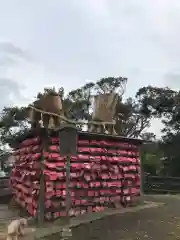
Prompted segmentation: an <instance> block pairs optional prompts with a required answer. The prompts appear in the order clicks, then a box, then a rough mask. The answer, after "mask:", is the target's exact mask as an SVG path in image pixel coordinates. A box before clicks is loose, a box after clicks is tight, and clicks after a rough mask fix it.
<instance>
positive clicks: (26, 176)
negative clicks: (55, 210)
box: [10, 138, 41, 216]
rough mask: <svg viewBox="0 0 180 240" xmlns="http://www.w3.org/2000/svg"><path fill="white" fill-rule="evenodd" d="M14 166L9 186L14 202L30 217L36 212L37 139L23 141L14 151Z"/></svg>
mask: <svg viewBox="0 0 180 240" xmlns="http://www.w3.org/2000/svg"><path fill="white" fill-rule="evenodd" d="M14 156H15V165H14V168H13V169H12V172H11V179H10V181H11V185H12V188H13V192H14V194H15V200H16V201H17V203H19V205H21V206H22V207H23V208H24V209H26V210H27V211H28V212H29V214H30V215H31V216H35V215H36V212H37V203H38V196H39V181H40V178H39V176H40V158H41V144H40V139H39V138H32V139H27V140H24V141H23V142H22V143H21V144H20V146H19V148H17V149H15V151H14Z"/></svg>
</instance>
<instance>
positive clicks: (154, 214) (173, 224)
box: [72, 196, 180, 240]
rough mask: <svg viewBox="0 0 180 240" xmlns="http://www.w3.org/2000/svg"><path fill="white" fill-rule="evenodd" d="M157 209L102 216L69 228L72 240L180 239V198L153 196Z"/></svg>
mask: <svg viewBox="0 0 180 240" xmlns="http://www.w3.org/2000/svg"><path fill="white" fill-rule="evenodd" d="M146 200H152V201H156V202H158V201H159V202H164V203H165V204H164V205H163V206H160V207H158V208H151V209H144V210H141V211H138V212H134V213H133V212H132V213H125V214H121V215H115V216H108V217H104V218H103V219H101V220H97V221H94V222H92V223H89V224H86V225H81V226H79V227H76V228H74V229H73V237H72V239H73V240H89V239H92V240H116V239H117V240H121V239H122V240H138V239H139V240H143V239H153V240H161V239H162V240H172V239H173V240H175V239H180V197H179V198H177V197H173V196H171V197H168V196H163V197H160V196H155V197H150V196H149V197H146Z"/></svg>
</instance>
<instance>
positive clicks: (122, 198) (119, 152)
mask: <svg viewBox="0 0 180 240" xmlns="http://www.w3.org/2000/svg"><path fill="white" fill-rule="evenodd" d="M60 141H61V140H60ZM44 159H45V160H44V164H45V170H44V174H45V178H46V193H45V205H46V218H47V219H56V218H58V217H60V216H64V215H65V206H66V202H65V200H66V177H65V176H66V170H65V158H64V157H61V156H60V155H59V139H58V138H51V144H50V145H49V148H48V151H47V152H45V153H44ZM139 163H140V162H139V152H138V148H137V146H135V145H132V144H128V143H122V142H117V141H109V142H107V141H95V140H81V139H80V138H79V141H78V155H77V156H72V157H71V172H70V179H71V180H70V189H71V190H70V195H71V209H70V212H69V214H70V216H77V215H80V214H84V213H86V212H93V211H94V212H97V211H102V210H104V208H105V207H116V206H119V205H120V204H121V205H127V204H128V203H130V202H132V201H133V199H134V197H135V196H139V195H140V164H139Z"/></svg>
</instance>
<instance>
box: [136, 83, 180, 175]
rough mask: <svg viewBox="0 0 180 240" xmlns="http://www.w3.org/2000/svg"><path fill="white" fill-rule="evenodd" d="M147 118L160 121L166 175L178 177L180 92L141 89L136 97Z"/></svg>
mask: <svg viewBox="0 0 180 240" xmlns="http://www.w3.org/2000/svg"><path fill="white" fill-rule="evenodd" d="M136 97H137V99H138V101H139V103H140V105H141V111H142V113H143V114H145V115H146V116H147V117H151V118H152V117H154V118H159V119H161V121H162V123H163V124H164V128H163V129H162V134H163V135H162V143H161V149H162V151H163V156H164V157H165V158H166V161H165V162H166V174H168V175H171V176H180V161H179V159H180V151H179V143H180V91H174V90H172V89H170V88H157V87H152V86H148V87H143V88H141V89H139V91H138V92H137V95H136Z"/></svg>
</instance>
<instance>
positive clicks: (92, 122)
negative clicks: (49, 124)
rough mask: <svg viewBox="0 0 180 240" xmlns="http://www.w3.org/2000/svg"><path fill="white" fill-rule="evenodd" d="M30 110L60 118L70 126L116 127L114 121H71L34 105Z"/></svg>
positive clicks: (30, 106)
mask: <svg viewBox="0 0 180 240" xmlns="http://www.w3.org/2000/svg"><path fill="white" fill-rule="evenodd" d="M29 108H31V109H32V110H34V111H36V112H39V113H42V114H46V115H51V116H54V117H58V118H60V119H61V120H63V121H65V122H67V123H70V124H92V125H115V121H113V122H97V121H89V122H85V121H81V120H78V121H75V120H70V119H68V118H66V117H65V116H62V115H59V114H57V113H52V112H46V111H44V110H41V109H39V108H36V107H34V106H32V105H29Z"/></svg>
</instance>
